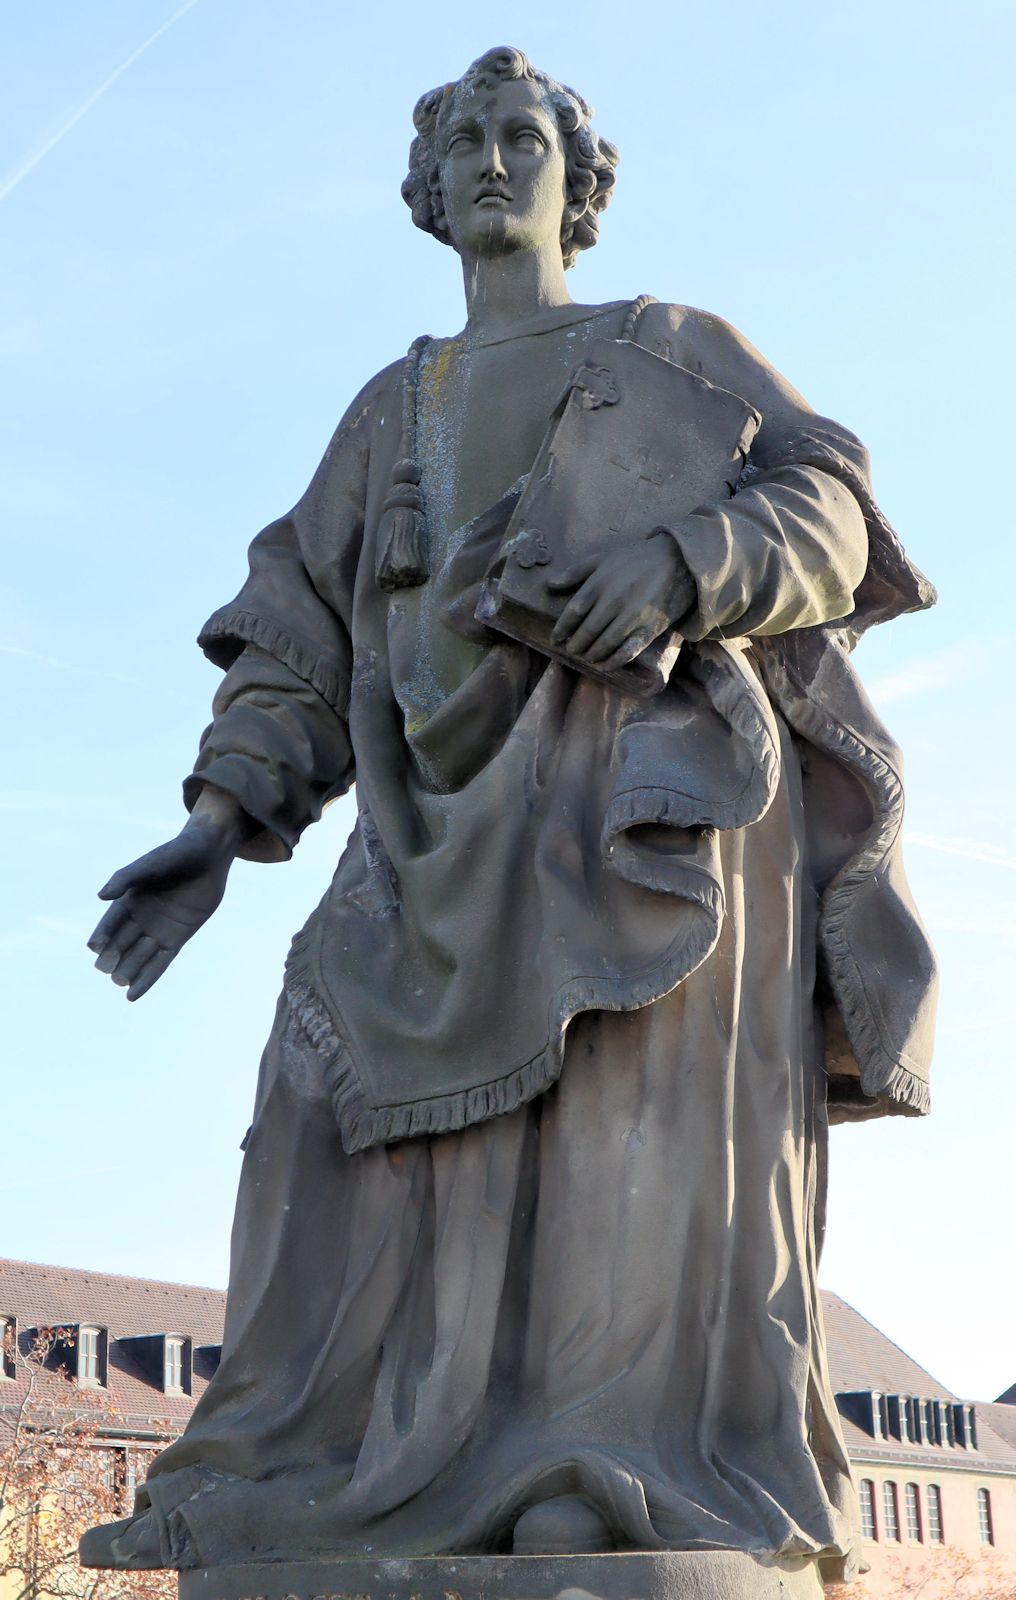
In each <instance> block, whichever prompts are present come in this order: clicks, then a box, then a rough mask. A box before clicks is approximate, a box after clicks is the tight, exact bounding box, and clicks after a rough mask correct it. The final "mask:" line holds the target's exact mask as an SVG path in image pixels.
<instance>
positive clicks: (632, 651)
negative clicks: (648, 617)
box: [600, 628, 653, 672]
mask: <svg viewBox="0 0 1016 1600" xmlns="http://www.w3.org/2000/svg"><path fill="white" fill-rule="evenodd" d="M652 642H653V641H652V638H651V637H650V635H649V633H648V631H647V630H646V629H645V628H639V629H637V630H636V631H635V632H634V633H630V634H629V635H628V637H627V638H626V639H624V640H622V642H621V644H620V645H618V647H617V649H616V650H615V651H614V653H613V655H611V656H608V657H607V659H606V660H605V661H601V662H600V666H601V667H604V668H606V670H607V671H608V672H613V671H614V669H615V668H616V667H627V666H629V665H630V663H631V662H632V661H634V660H635V658H636V657H637V656H640V655H641V654H642V652H643V650H646V649H648V648H649V646H650V645H651V644H652Z"/></svg>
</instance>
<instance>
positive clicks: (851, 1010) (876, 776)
mask: <svg viewBox="0 0 1016 1600" xmlns="http://www.w3.org/2000/svg"><path fill="white" fill-rule="evenodd" d="M827 648H834V646H832V645H831V644H828V645H827ZM773 666H774V658H773V656H772V655H767V658H766V669H767V671H766V675H767V679H768V681H769V683H770V686H771V688H772V689H773V691H774V696H775V698H776V700H777V703H778V704H779V706H780V709H781V710H782V711H783V713H784V715H785V716H786V717H787V720H788V721H789V722H790V723H791V725H792V726H793V727H794V728H795V729H796V730H797V732H798V733H800V734H802V735H803V736H804V737H805V738H806V739H808V740H810V741H811V742H812V743H813V744H815V745H816V746H817V747H818V749H820V750H822V751H824V752H825V753H826V754H828V755H830V756H833V757H834V758H836V759H838V760H839V761H841V762H842V763H843V764H844V765H846V766H847V767H848V768H849V769H850V770H851V771H852V772H854V773H856V774H859V775H860V776H861V777H862V779H863V780H864V781H865V782H866V783H867V784H868V785H869V786H870V789H871V791H872V794H873V798H874V800H875V818H876V820H875V825H874V827H873V829H872V832H871V836H870V838H869V839H868V842H867V843H866V844H865V846H864V848H863V849H861V850H859V851H858V852H857V854H856V855H854V856H852V857H851V859H850V861H849V862H848V863H847V865H846V866H845V867H843V868H842V870H841V871H840V872H839V873H838V874H837V876H836V877H835V878H834V879H833V881H832V883H831V884H830V885H829V886H828V888H827V889H826V891H825V893H824V895H823V897H822V905H821V908H820V911H819V920H818V936H819V944H820V945H821V947H822V949H823V951H824V952H825V955H826V958H827V963H828V974H829V981H830V984H831V986H832V990H833V994H834V996H835V999H836V1004H837V1006H838V1008H839V1011H840V1013H841V1015H842V1017H843V1021H844V1025H845V1027H846V1030H847V1037H848V1039H849V1040H850V1044H851V1047H852V1049H853V1051H854V1055H855V1057H856V1060H857V1063H858V1067H859V1068H860V1074H861V1088H862V1090H863V1092H864V1093H865V1094H866V1095H870V1096H872V1097H874V1098H876V1099H877V1100H879V1101H880V1102H882V1109H883V1110H884V1111H886V1112H888V1113H889V1114H890V1115H896V1116H923V1115H926V1114H927V1112H928V1111H929V1110H930V1108H931V1098H930V1091H929V1088H928V1083H927V1080H926V1078H925V1077H924V1076H923V1075H922V1074H921V1073H919V1072H915V1071H914V1070H912V1069H911V1068H910V1067H908V1066H906V1065H905V1064H904V1060H903V1059H901V1055H900V1054H897V1053H894V1052H893V1051H892V1050H890V1049H887V1048H886V1044H885V1041H884V1039H883V1036H882V1031H881V1029H880V1027H879V1023H878V1019H877V1018H876V1017H875V1016H874V1014H873V1012H872V1010H871V1007H870V1006H869V1004H868V1003H867V1001H866V999H865V994H864V979H863V975H862V973H861V969H860V966H859V963H858V962H857V960H856V958H855V956H854V953H853V950H852V948H851V944H850V934H849V930H848V926H847V924H848V921H849V918H850V915H851V912H852V909H853V906H852V901H853V898H854V893H855V890H856V889H858V888H860V886H861V885H862V884H864V883H866V882H868V881H869V880H870V879H871V878H872V877H874V876H876V875H877V874H878V873H879V871H880V869H882V868H883V867H884V864H885V862H886V860H887V859H888V857H889V856H890V854H891V853H892V851H893V850H894V849H895V848H896V847H897V844H898V840H899V835H900V830H901V828H902V826H903V781H902V779H901V777H900V774H899V773H898V772H897V771H896V770H895V768H894V767H892V766H891V765H890V763H889V762H888V761H886V760H885V758H884V757H883V756H881V755H879V753H878V752H877V751H876V750H875V749H873V748H872V746H871V745H869V744H866V743H865V742H864V741H863V740H862V739H860V738H859V737H858V736H857V734H855V733H852V732H851V731H850V730H849V729H847V728H845V727H844V726H843V725H842V723H839V722H837V721H836V720H834V719H833V718H832V717H830V716H829V715H828V714H827V713H825V712H823V711H821V710H820V709H819V707H818V706H817V705H816V704H815V702H814V701H813V700H812V699H811V698H810V697H809V696H808V695H807V694H806V693H805V692H804V691H803V690H802V689H801V688H800V687H799V686H798V685H796V684H794V683H793V682H792V677H791V673H790V671H789V669H788V667H787V664H786V662H785V661H783V660H779V661H778V665H777V667H776V673H775V674H774V672H773ZM781 676H782V677H783V678H784V680H785V682H784V684H780V683H779V682H778V681H774V678H777V679H778V677H781ZM788 690H789V692H788ZM781 691H782V692H781ZM886 1102H888V1104H886Z"/></svg>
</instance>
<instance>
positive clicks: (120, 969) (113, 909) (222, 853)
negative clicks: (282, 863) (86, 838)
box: [88, 818, 233, 1000]
mask: <svg viewBox="0 0 1016 1600" xmlns="http://www.w3.org/2000/svg"><path fill="white" fill-rule="evenodd" d="M232 861H233V853H232V851H231V850H229V849H228V848H225V847H224V845H223V841H222V838H221V835H220V834H219V833H217V832H216V831H215V830H214V829H211V828H207V827H203V826H201V825H200V823H199V822H198V821H197V820H196V819H194V818H192V819H191V821H190V822H189V823H188V824H187V826H186V827H185V828H184V829H183V831H182V832H181V833H180V834H178V835H177V837H176V838H175V839H171V840H170V841H169V843H168V844H162V845H159V847H158V849H156V850H150V851H149V852H148V854H147V855H144V856H141V857H140V858H139V859H138V860H137V861H132V862H131V864H130V866H127V867H121V869H120V871H119V872H114V874H113V876H112V877H111V878H110V880H109V882H108V883H107V884H106V886H105V888H104V889H100V891H99V899H100V900H112V902H113V904H112V905H111V906H110V908H109V910H108V911H107V912H106V915H105V916H104V917H103V919H102V921H101V922H100V923H99V925H98V927H97V928H96V930H95V932H94V933H93V934H92V937H91V938H90V939H89V941H88V948H89V949H90V950H94V951H95V953H96V955H97V957H98V960H97V961H96V963H95V965H96V966H97V967H98V969H99V971H100V972H108V973H109V975H110V977H111V978H112V979H113V982H114V983H116V984H119V985H120V986H121V987H122V988H125V989H126V990H127V998H128V1000H139V999H140V998H141V996H142V995H143V994H147V992H148V990H149V989H150V988H151V987H152V984H153V983H156V982H157V981H158V980H159V978H161V977H162V974H163V973H164V972H165V970H166V968H167V967H168V966H169V964H170V962H171V961H172V960H173V958H174V956H176V955H178V954H179V952H180V951H181V950H182V949H183V947H184V945H185V944H186V943H187V940H188V939H189V938H190V937H191V936H192V934H195V933H197V931H198V929H199V928H200V927H202V926H203V925H204V923H206V922H207V921H208V918H209V917H210V916H211V915H212V912H213V911H214V910H215V909H216V907H217V906H218V904H219V902H220V901H221V899H222V896H223V892H224V890H225V887H226V879H227V877H228V875H229V869H230V866H231V865H232Z"/></svg>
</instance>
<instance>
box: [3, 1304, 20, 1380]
mask: <svg viewBox="0 0 1016 1600" xmlns="http://www.w3.org/2000/svg"><path fill="white" fill-rule="evenodd" d="M17 1375H18V1319H17V1317H0V1378H16V1377H17Z"/></svg>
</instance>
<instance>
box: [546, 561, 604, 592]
mask: <svg viewBox="0 0 1016 1600" xmlns="http://www.w3.org/2000/svg"><path fill="white" fill-rule="evenodd" d="M596 564H597V563H596V557H595V556H586V558H585V559H584V560H583V561H575V562H573V563H572V565H571V566H570V567H565V569H564V571H563V572H559V573H557V574H556V575H555V576H554V577H553V578H548V579H547V588H548V589H549V590H550V591H551V593H552V594H558V593H559V592H560V591H561V590H562V589H574V587H575V585H576V584H577V583H584V582H585V580H586V579H587V578H588V577H591V576H592V574H593V573H594V572H595V571H596Z"/></svg>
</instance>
